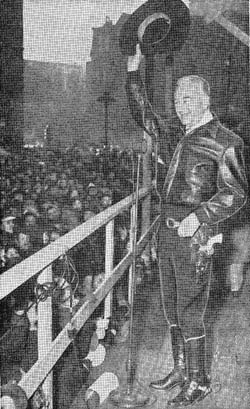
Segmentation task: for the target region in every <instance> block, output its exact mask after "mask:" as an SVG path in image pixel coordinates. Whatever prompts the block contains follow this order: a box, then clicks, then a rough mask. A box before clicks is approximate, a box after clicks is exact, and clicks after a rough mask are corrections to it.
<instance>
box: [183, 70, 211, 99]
mask: <svg viewBox="0 0 250 409" xmlns="http://www.w3.org/2000/svg"><path fill="white" fill-rule="evenodd" d="M185 81H189V82H191V83H193V84H195V83H196V84H200V85H201V86H202V90H203V92H204V93H205V94H206V95H207V96H208V97H210V85H209V83H208V81H207V80H205V78H202V77H200V76H199V75H186V76H184V77H181V78H179V79H178V81H177V87H178V86H179V85H180V84H181V83H182V82H185Z"/></svg>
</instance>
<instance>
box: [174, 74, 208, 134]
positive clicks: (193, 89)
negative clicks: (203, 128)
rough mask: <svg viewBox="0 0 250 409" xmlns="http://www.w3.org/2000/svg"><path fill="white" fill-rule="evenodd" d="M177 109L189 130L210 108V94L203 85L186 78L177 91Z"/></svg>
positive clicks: (175, 98) (182, 121)
mask: <svg viewBox="0 0 250 409" xmlns="http://www.w3.org/2000/svg"><path fill="white" fill-rule="evenodd" d="M174 100H175V110H176V113H177V115H178V117H179V119H180V121H181V123H182V124H183V125H185V126H186V128H187V130H188V129H189V128H191V127H193V126H195V125H196V124H198V123H199V122H200V121H201V119H202V117H203V115H204V113H205V111H206V110H207V108H208V96H207V95H206V94H205V93H204V91H203V90H202V85H201V84H199V83H192V82H190V81H188V80H186V81H185V80H184V81H183V82H181V83H180V85H179V86H178V87H177V89H176V92H175V97H174Z"/></svg>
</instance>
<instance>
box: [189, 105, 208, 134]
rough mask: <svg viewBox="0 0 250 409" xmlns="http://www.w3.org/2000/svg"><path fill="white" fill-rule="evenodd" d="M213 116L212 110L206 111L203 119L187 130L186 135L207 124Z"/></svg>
mask: <svg viewBox="0 0 250 409" xmlns="http://www.w3.org/2000/svg"><path fill="white" fill-rule="evenodd" d="M213 118H214V116H213V114H212V113H211V112H210V111H206V112H205V114H204V115H203V117H202V119H201V120H200V122H198V123H197V124H196V125H195V126H193V127H192V128H190V129H188V130H187V132H186V135H188V134H190V133H191V132H193V131H194V130H195V129H196V128H200V127H201V126H202V125H205V124H207V123H208V122H210V121H211V120H212V119H213Z"/></svg>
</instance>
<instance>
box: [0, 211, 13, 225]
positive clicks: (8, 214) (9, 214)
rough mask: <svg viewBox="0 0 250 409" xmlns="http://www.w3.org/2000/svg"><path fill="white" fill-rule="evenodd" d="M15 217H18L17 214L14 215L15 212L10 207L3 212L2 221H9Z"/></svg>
mask: <svg viewBox="0 0 250 409" xmlns="http://www.w3.org/2000/svg"><path fill="white" fill-rule="evenodd" d="M15 219H16V216H14V214H13V212H12V211H11V210H10V209H9V208H7V209H4V210H3V212H2V214H1V221H2V222H7V221H10V220H15Z"/></svg>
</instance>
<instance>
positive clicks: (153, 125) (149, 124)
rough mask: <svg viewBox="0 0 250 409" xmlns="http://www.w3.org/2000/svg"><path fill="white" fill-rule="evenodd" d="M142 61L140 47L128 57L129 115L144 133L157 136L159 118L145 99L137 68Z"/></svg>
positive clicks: (145, 95)
mask: <svg viewBox="0 0 250 409" xmlns="http://www.w3.org/2000/svg"><path fill="white" fill-rule="evenodd" d="M143 59H144V56H143V55H142V53H141V49H140V45H139V44H137V46H136V54H135V55H133V56H129V57H128V65H127V71H128V74H127V82H126V92H127V98H128V102H129V107H130V111H131V115H132V117H133V118H134V120H135V121H136V122H137V124H138V125H139V126H140V127H142V128H143V129H144V130H145V131H146V132H148V133H150V134H152V133H155V132H157V133H158V134H159V131H160V125H159V121H158V119H159V117H158V116H157V115H156V114H155V113H154V111H153V108H152V106H151V104H150V102H149V100H148V98H147V94H146V90H145V86H144V83H143V81H142V78H141V76H140V71H139V67H140V64H141V62H142V60H143Z"/></svg>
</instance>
